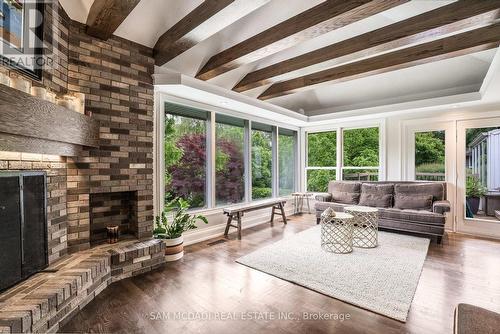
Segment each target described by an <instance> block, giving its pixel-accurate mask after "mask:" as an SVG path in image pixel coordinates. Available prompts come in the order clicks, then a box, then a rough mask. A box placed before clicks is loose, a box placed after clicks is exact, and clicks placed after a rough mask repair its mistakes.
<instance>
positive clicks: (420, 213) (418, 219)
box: [378, 208, 446, 225]
mask: <svg viewBox="0 0 500 334" xmlns="http://www.w3.org/2000/svg"><path fill="white" fill-rule="evenodd" d="M378 214H379V219H380V220H397V221H403V222H408V223H423V224H430V225H444V224H445V219H446V218H445V216H443V215H441V214H439V213H434V212H429V211H427V210H400V209H395V208H387V209H379V210H378Z"/></svg>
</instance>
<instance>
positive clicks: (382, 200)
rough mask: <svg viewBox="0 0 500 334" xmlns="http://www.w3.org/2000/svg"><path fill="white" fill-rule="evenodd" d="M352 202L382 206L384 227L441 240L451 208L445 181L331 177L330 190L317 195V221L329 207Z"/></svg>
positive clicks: (379, 207) (382, 224)
mask: <svg viewBox="0 0 500 334" xmlns="http://www.w3.org/2000/svg"><path fill="white" fill-rule="evenodd" d="M352 205H362V206H370V207H376V208H378V209H379V227H380V228H381V229H387V230H393V231H403V232H411V233H418V234H423V235H427V236H435V237H437V242H438V243H441V240H442V237H443V235H444V225H445V222H446V212H449V211H450V202H448V201H447V200H446V183H445V182H432V183H431V182H405V181H402V182H400V181H397V182H389V181H383V182H356V181H330V183H329V184H328V193H324V194H319V195H317V196H316V203H315V211H316V219H317V222H318V223H319V221H320V217H321V213H322V212H323V211H324V210H326V209H327V208H328V207H332V208H333V209H334V210H335V211H343V210H344V207H346V206H352Z"/></svg>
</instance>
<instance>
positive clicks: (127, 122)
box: [0, 2, 154, 262]
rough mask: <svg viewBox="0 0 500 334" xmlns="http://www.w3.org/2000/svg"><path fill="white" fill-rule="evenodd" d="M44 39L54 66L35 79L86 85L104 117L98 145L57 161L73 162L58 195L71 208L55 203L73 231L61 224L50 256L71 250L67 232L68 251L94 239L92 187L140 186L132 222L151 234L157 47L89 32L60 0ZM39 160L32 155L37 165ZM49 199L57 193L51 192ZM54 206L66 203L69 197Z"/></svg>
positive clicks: (90, 105) (90, 103) (15, 163)
mask: <svg viewBox="0 0 500 334" xmlns="http://www.w3.org/2000/svg"><path fill="white" fill-rule="evenodd" d="M44 39H45V44H46V46H47V47H48V49H49V51H50V52H49V53H50V54H52V57H53V59H54V66H53V67H51V68H47V69H45V70H44V71H43V76H42V80H41V81H40V82H33V84H34V85H42V86H44V87H46V88H49V89H51V90H53V91H54V92H57V93H60V94H64V93H66V92H67V91H68V90H69V91H77V92H82V93H85V94H86V101H85V105H86V110H87V111H88V112H91V113H92V117H94V118H95V119H97V120H98V121H99V123H100V132H99V134H100V142H99V148H98V149H91V150H84V151H83V153H82V154H81V156H78V157H66V158H62V159H63V160H64V162H61V161H60V162H58V163H64V164H65V167H66V168H62V169H64V172H61V173H63V174H64V177H65V178H66V187H65V189H66V194H65V195H64V196H61V197H58V198H59V199H61V201H62V199H63V198H64V202H65V205H66V208H63V209H61V210H56V211H58V212H59V214H58V215H57V214H56V213H55V212H56V211H54V212H53V213H52V214H53V217H52V218H51V219H52V221H57V222H58V223H60V224H62V225H60V229H61V231H62V230H64V231H66V230H65V229H66V225H67V236H66V235H64V236H63V235H62V233H63V232H59V233H61V237H60V238H62V239H64V242H62V243H59V244H57V245H56V244H55V243H54V246H51V247H52V249H53V250H54V251H55V253H54V256H52V257H51V259H50V260H51V262H53V261H54V260H55V259H57V257H56V255H55V254H56V253H57V254H59V256H60V255H63V254H65V253H66V249H63V248H65V247H66V237H67V245H68V251H69V252H74V251H78V250H81V249H86V248H88V247H89V246H90V242H89V237H90V217H89V211H90V210H89V197H90V194H91V193H93V194H94V193H110V192H127V191H134V192H137V213H136V214H137V226H134V227H133V228H132V230H133V231H134V232H135V234H136V236H137V237H139V238H143V237H149V236H151V232H152V227H153V193H152V191H153V86H152V78H151V75H152V74H153V71H154V60H153V58H152V50H151V49H150V48H147V47H144V46H141V45H138V44H136V43H133V42H130V41H127V40H125V39H122V38H118V37H114V36H113V37H112V38H110V39H109V40H107V41H102V40H99V39H96V38H93V37H90V36H89V35H87V34H86V33H85V26H84V25H82V24H80V23H77V22H74V21H71V20H70V19H69V18H68V16H67V15H66V13H65V12H64V10H63V9H62V7H61V6H60V5H59V4H58V2H55V3H53V4H48V5H47V6H46V10H45V26H44ZM0 71H2V72H8V73H9V72H10V75H12V76H15V75H20V74H19V73H18V72H16V71H14V70H8V69H6V68H1V67H0ZM0 150H1V147H0ZM6 161H7V162H6ZM36 162H37V163H38V162H40V163H42V162H43V161H36ZM5 164H7V165H5ZM0 166H3V167H5V168H6V169H7V168H8V169H22V168H23V169H24V168H25V167H26V169H29V168H27V167H28V166H29V161H28V160H22V159H12V160H6V159H4V160H2V158H0ZM23 166H24V167H23ZM33 166H36V167H33ZM37 167H38V165H34V162H33V161H32V164H31V167H30V168H33V169H37ZM59 169H60V168H55V170H59ZM37 170H46V171H48V172H50V173H52V172H53V171H52V168H43V166H42V165H40V169H37ZM54 173H55V172H54ZM57 183H58V184H59V182H57ZM63 183H64V182H63ZM59 190H62V189H59ZM49 196H50V194H49ZM50 201H51V202H52V201H54V202H57V201H58V200H56V199H52V198H50ZM54 206H56V207H57V208H59V207H64V205H63V204H62V203H56V204H54ZM110 209H111V208H110ZM63 213H64V214H63ZM62 226H64V228H63V227H62ZM56 232H57V231H54V233H56ZM56 236H57V234H56ZM49 244H50V241H49ZM61 245H64V246H61Z"/></svg>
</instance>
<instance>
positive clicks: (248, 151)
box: [243, 121, 252, 202]
mask: <svg viewBox="0 0 500 334" xmlns="http://www.w3.org/2000/svg"><path fill="white" fill-rule="evenodd" d="M251 126H252V121H245V132H244V140H245V143H244V148H243V150H244V166H245V167H244V168H245V172H244V175H245V202H250V201H251V200H252V135H251Z"/></svg>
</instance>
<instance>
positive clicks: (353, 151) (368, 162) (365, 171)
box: [342, 128, 379, 181]
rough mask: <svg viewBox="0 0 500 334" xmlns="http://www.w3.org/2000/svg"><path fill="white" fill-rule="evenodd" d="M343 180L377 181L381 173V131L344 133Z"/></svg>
mask: <svg viewBox="0 0 500 334" xmlns="http://www.w3.org/2000/svg"><path fill="white" fill-rule="evenodd" d="M343 137H344V141H343V144H344V145H343V147H344V151H343V153H344V154H343V165H342V179H343V180H347V181H350V180H353V181H377V180H378V173H379V129H378V128H363V129H350V130H344V132H343Z"/></svg>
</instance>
